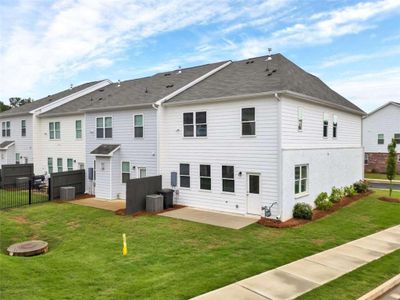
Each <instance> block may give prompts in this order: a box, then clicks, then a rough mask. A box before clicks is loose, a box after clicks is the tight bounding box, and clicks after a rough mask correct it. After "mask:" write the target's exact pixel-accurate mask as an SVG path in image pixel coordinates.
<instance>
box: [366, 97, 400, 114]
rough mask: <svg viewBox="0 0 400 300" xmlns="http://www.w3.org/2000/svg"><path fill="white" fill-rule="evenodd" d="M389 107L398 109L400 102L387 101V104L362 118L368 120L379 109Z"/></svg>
mask: <svg viewBox="0 0 400 300" xmlns="http://www.w3.org/2000/svg"><path fill="white" fill-rule="evenodd" d="M389 105H394V106H397V107H400V102H395V101H389V102H387V103H385V104H383V105H382V106H379V107H378V108H376V109H374V110H373V111H371V112H370V113H369V114H368V115H366V116H365V117H364V118H368V117H369V116H370V115H373V114H374V113H376V112H378V111H379V110H381V109H383V108H385V107H386V106H389Z"/></svg>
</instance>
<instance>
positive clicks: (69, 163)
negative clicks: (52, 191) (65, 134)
mask: <svg viewBox="0 0 400 300" xmlns="http://www.w3.org/2000/svg"><path fill="white" fill-rule="evenodd" d="M73 169H74V160H73V159H72V158H68V159H67V170H68V171H72V170H73Z"/></svg>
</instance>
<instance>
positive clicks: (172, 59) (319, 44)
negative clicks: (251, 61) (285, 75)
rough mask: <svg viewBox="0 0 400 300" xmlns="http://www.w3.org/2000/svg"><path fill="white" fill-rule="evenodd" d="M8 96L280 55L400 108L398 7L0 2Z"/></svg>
mask: <svg viewBox="0 0 400 300" xmlns="http://www.w3.org/2000/svg"><path fill="white" fill-rule="evenodd" d="M0 22H1V23H0V83H1V84H0V99H1V100H3V101H6V102H7V99H8V98H9V97H12V96H20V97H33V98H34V99H38V98H41V97H43V96H46V95H48V94H52V93H55V92H57V91H60V90H63V89H66V88H68V87H69V86H70V84H74V85H78V84H80V83H83V82H86V81H92V80H98V79H103V78H108V79H111V80H113V81H116V80H118V79H120V80H126V79H132V78H136V77H142V76H146V75H150V74H154V73H155V72H159V71H167V70H170V69H176V68H178V66H182V67H189V66H193V65H199V64H203V63H209V62H215V61H220V60H227V59H232V60H237V59H243V58H248V57H254V56H259V55H264V54H266V53H267V49H268V48H269V47H271V48H272V51H273V53H276V52H280V53H282V54H283V55H285V56H286V57H288V58H289V59H291V60H293V61H294V62H295V63H296V64H298V65H299V66H301V67H302V68H304V69H305V70H307V71H308V72H310V73H313V74H315V75H317V76H319V77H320V78H321V79H322V80H323V81H325V82H326V83H327V84H328V85H330V86H331V87H332V88H333V89H335V90H336V91H338V92H339V93H341V94H342V95H343V96H345V97H347V98H348V99H349V100H351V101H353V102H354V103H356V104H357V105H359V106H360V107H361V108H363V109H364V110H366V111H367V112H368V111H370V110H372V109H374V108H375V107H376V106H378V105H381V104H383V103H385V102H387V101H400V58H399V57H400V0H378V1H347V0H343V1H330V0H325V1H316V0H307V1H295V0H265V1H258V0H243V1H240V0H237V1H227V0H217V1H215V0H169V1H155V0H142V1H134V0H130V1H128V0H92V1H89V0H56V1H42V0H30V1H15V0H12V1H11V0H2V1H1V2H0Z"/></svg>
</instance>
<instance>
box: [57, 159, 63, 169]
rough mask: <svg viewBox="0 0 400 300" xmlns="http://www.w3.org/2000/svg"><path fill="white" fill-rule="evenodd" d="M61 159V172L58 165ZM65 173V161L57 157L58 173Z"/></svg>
mask: <svg viewBox="0 0 400 300" xmlns="http://www.w3.org/2000/svg"><path fill="white" fill-rule="evenodd" d="M59 159H61V171H59V167H60V165H59V164H58V161H59ZM63 171H64V161H63V159H62V157H57V173H58V172H63Z"/></svg>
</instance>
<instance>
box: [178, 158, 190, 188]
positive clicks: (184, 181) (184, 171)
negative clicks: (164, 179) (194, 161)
mask: <svg viewBox="0 0 400 300" xmlns="http://www.w3.org/2000/svg"><path fill="white" fill-rule="evenodd" d="M179 175H180V184H181V187H186V188H190V165H189V164H180V165H179Z"/></svg>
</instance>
